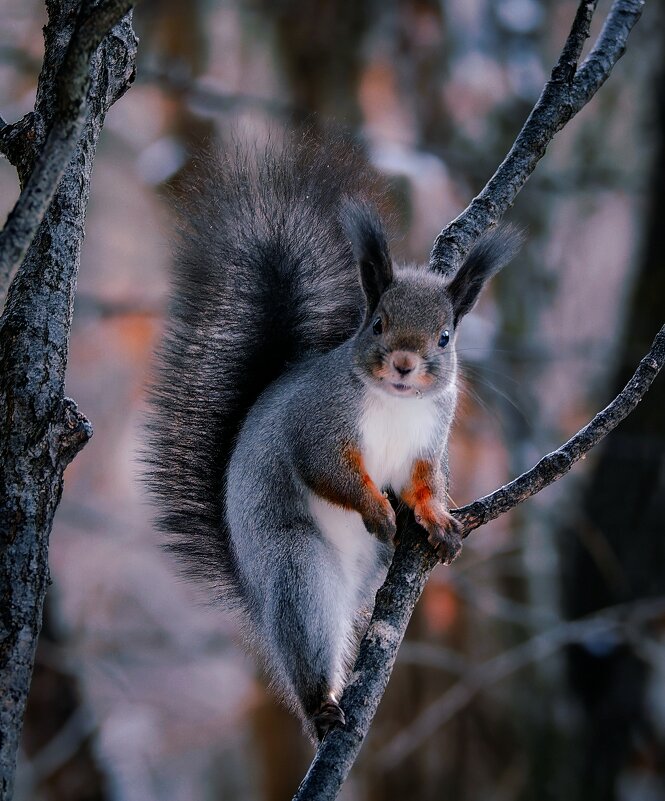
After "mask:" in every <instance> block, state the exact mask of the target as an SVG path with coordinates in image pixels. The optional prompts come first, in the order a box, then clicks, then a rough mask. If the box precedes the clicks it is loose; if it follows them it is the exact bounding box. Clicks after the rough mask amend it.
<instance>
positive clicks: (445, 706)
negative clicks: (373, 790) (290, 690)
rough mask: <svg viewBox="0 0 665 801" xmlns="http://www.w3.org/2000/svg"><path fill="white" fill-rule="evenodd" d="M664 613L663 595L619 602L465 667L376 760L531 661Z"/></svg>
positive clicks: (413, 742) (405, 746) (400, 754)
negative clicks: (465, 669)
mask: <svg viewBox="0 0 665 801" xmlns="http://www.w3.org/2000/svg"><path fill="white" fill-rule="evenodd" d="M664 612H665V598H655V599H649V600H648V601H638V602H635V603H631V604H621V605H618V606H616V607H612V608H610V609H606V610H603V611H602V612H599V613H596V614H594V615H591V616H589V617H585V618H582V619H580V620H572V621H566V622H562V623H559V624H557V625H556V626H553V627H552V628H550V629H547V630H546V631H541V632H540V633H538V634H536V635H534V636H533V637H531V638H530V639H528V640H526V641H525V642H522V643H520V644H519V645H516V646H514V647H513V648H509V649H508V650H507V651H504V652H503V653H500V654H497V656H494V657H492V658H491V659H488V660H487V661H485V662H483V663H482V664H480V665H478V666H476V667H474V668H471V669H469V670H468V671H466V672H465V673H464V675H463V678H461V679H460V680H459V681H457V682H456V683H455V684H453V686H452V687H450V688H449V689H447V690H446V691H445V692H444V693H443V694H442V695H441V696H440V697H439V698H438V699H437V700H436V701H434V702H433V703H431V704H430V705H429V706H428V707H427V708H426V709H425V710H424V711H423V712H422V713H421V714H420V715H418V717H416V718H415V720H413V721H412V722H411V723H410V724H409V725H408V726H406V727H405V728H404V729H402V731H400V732H399V734H398V735H396V736H395V737H393V739H392V740H390V741H389V742H388V743H387V744H386V745H385V746H384V747H383V748H382V749H381V751H379V753H378V754H377V757H376V759H377V762H378V764H379V765H380V766H383V767H388V766H391V767H394V766H395V764H396V763H398V762H400V761H401V760H403V759H405V758H406V757H407V756H408V755H409V754H411V753H413V751H415V750H416V749H417V748H418V746H419V745H420V744H421V743H422V742H423V741H424V740H425V739H427V738H428V737H430V736H431V735H433V734H434V733H435V732H436V731H437V730H438V729H440V728H441V726H443V725H444V724H446V723H447V722H448V721H449V720H451V718H453V717H454V716H455V715H456V714H457V713H458V712H459V711H460V710H461V709H463V708H464V707H465V706H466V705H467V704H468V703H469V702H470V701H471V700H473V698H474V697H475V696H476V695H477V694H478V693H479V692H482V691H483V690H485V689H486V688H487V687H489V686H490V685H492V684H496V683H498V682H499V681H501V680H502V679H505V678H506V677H507V676H510V675H511V674H512V673H516V672H517V671H518V670H521V669H522V668H524V667H526V666H527V665H530V664H533V663H534V662H538V661H540V660H541V659H545V658H547V657H548V656H551V655H552V654H554V653H556V652H557V651H558V650H560V649H561V648H563V647H564V646H566V645H572V644H573V643H585V642H589V641H593V640H594V639H596V640H597V639H598V638H600V637H607V636H608V635H611V636H614V637H621V638H622V639H628V636H627V633H626V632H625V631H624V630H625V629H626V628H630V626H631V625H634V622H637V621H638V620H645V619H649V618H651V619H652V618H654V617H658V616H660V615H662V614H663V613H664ZM428 655H429V656H430V657H432V658H431V659H430V661H429V662H428V663H427V664H430V665H434V666H437V667H438V666H439V662H440V664H441V665H442V666H443V665H445V664H446V663H445V661H443V660H442V659H441V660H439V661H437V659H436V655H435V654H434V653H430V654H428ZM423 661H424V660H423Z"/></svg>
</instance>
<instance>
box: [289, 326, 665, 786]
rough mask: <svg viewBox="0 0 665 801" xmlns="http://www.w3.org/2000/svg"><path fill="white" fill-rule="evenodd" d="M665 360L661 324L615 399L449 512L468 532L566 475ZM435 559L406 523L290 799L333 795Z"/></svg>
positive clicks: (631, 406)
mask: <svg viewBox="0 0 665 801" xmlns="http://www.w3.org/2000/svg"><path fill="white" fill-rule="evenodd" d="M664 364H665V326H663V327H662V328H661V329H660V331H659V332H658V334H657V335H656V338H655V339H654V341H653V344H652V345H651V348H650V350H649V352H648V353H647V354H646V356H645V357H644V358H643V359H642V360H641V361H640V363H639V365H638V367H637V369H636V370H635V373H634V375H633V377H632V378H631V379H630V381H629V382H628V383H627V384H626V386H625V387H624V389H623V390H622V391H621V392H620V393H619V394H618V395H617V397H616V398H615V399H614V400H613V401H612V402H611V403H610V404H609V405H608V406H607V407H606V408H605V409H603V411H601V412H599V413H598V414H597V415H596V416H595V417H594V418H593V419H592V420H591V422H590V423H589V424H588V425H586V426H585V427H584V428H583V429H581V431H579V432H578V433H577V434H575V436H574V437H572V438H571V439H570V440H568V442H566V443H565V445H562V446H561V448H559V449H557V450H556V451H553V452H552V453H550V454H548V455H547V456H545V457H544V458H543V459H541V460H540V462H538V464H537V465H536V466H535V467H533V468H532V469H531V470H529V471H527V472H526V473H524V474H523V475H521V476H520V477H519V478H517V479H515V480H514V481H511V482H510V484H507V485H506V486H504V487H501V488H500V489H498V490H496V491H495V492H493V493H491V494H490V495H487V496H485V497H484V498H481V499H480V500H478V501H475V502H474V503H472V504H469V505H468V506H464V507H462V508H460V509H457V510H453V514H454V515H455V517H457V518H458V519H459V520H460V521H461V522H463V524H464V525H465V529H466V533H467V534H468V533H469V532H470V531H472V530H473V529H475V528H478V527H479V526H481V525H484V523H486V522H488V521H489V520H493V519H494V518H496V517H498V516H499V515H501V514H504V513H505V512H507V511H508V510H510V509H512V508H513V507H514V506H517V505H518V504H519V503H522V501H524V500H526V499H527V498H529V497H530V496H531V495H534V494H535V493H536V492H539V491H540V490H541V489H543V488H544V487H546V486H547V485H548V484H551V483H552V482H553V481H556V480H557V479H559V478H561V477H562V476H563V475H565V474H566V473H567V472H568V471H569V470H570V468H571V467H572V465H573V464H574V462H576V461H577V460H578V459H580V458H582V456H583V455H584V454H585V453H587V452H588V451H589V450H590V449H591V448H592V447H593V446H594V445H596V444H597V443H598V442H599V441H600V440H601V439H602V438H603V437H605V436H606V435H607V434H609V432H610V431H612V430H613V429H614V428H616V426H617V425H618V424H619V423H620V422H621V421H622V420H623V419H624V418H625V417H627V416H628V415H629V414H630V412H631V411H632V410H633V409H634V408H635V406H637V404H638V403H639V402H640V400H641V399H642V398H643V397H644V395H645V393H646V392H647V390H648V389H649V387H650V386H651V384H652V383H653V381H654V379H655V378H656V376H657V375H658V373H659V372H660V370H661V369H662V367H663V365H664ZM435 565H436V558H435V557H434V555H433V554H432V551H431V549H429V547H428V546H427V545H426V543H425V541H424V538H423V537H422V536H421V535H419V534H418V531H417V527H415V526H408V527H407V531H406V533H405V536H404V538H403V540H402V541H401V542H400V545H399V546H398V548H397V550H396V552H395V558H394V559H393V563H392V565H391V567H390V570H389V572H388V577H387V578H386V581H385V583H384V585H383V587H381V589H380V590H379V592H378V593H377V596H376V605H375V607H374V613H373V615H372V620H371V621H370V624H369V627H368V630H367V633H366V635H365V637H364V639H363V641H362V643H361V645H360V651H359V654H358V659H357V660H356V664H355V666H354V669H353V673H352V674H351V677H350V679H349V683H348V684H347V687H346V689H345V691H344V695H343V696H342V699H341V706H342V708H343V709H344V713H345V715H346V721H347V722H346V725H345V727H344V728H339V729H333V730H332V731H331V732H330V733H329V734H328V735H327V736H326V738H325V739H324V740H323V742H322V743H321V745H320V746H319V749H318V751H317V752H316V756H315V757H314V761H313V762H312V764H311V766H310V769H309V771H308V773H307V775H306V776H305V778H304V779H303V782H302V784H301V785H300V787H299V789H298V792H297V793H296V795H295V796H294V801H305V799H306V801H314V799H316V801H332V799H334V798H335V797H336V796H337V793H338V792H339V789H340V787H341V785H342V783H343V782H344V780H345V778H346V776H347V775H348V772H349V770H350V769H351V766H352V765H353V763H354V761H355V759H356V757H357V755H358V752H359V751H360V747H361V745H362V742H363V740H364V738H365V735H366V734H367V731H368V730H369V726H370V724H371V722H372V718H373V717H374V713H375V712H376V709H377V707H378V705H379V701H380V700H381V697H382V695H383V691H384V690H385V688H386V685H387V683H388V679H389V677H390V674H391V672H392V668H393V665H394V663H395V658H396V656H397V650H398V648H399V646H400V644H401V642H402V639H403V637H404V632H405V631H406V627H407V624H408V622H409V620H410V619H411V615H412V613H413V609H414V607H415V605H416V602H417V601H418V598H419V597H420V594H421V592H422V590H423V588H424V586H425V583H426V582H427V579H428V577H429V574H430V573H431V571H432V569H433V568H434V566H435Z"/></svg>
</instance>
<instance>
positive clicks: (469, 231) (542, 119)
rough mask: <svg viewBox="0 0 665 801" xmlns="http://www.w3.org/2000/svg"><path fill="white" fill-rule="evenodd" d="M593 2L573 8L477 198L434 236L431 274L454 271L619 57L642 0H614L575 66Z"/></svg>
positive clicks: (638, 13) (500, 213) (590, 0)
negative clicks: (546, 71) (537, 87)
mask: <svg viewBox="0 0 665 801" xmlns="http://www.w3.org/2000/svg"><path fill="white" fill-rule="evenodd" d="M597 2H598V0H582V2H581V3H580V4H579V7H578V9H577V14H576V16H575V21H574V22H573V26H572V28H571V31H570V34H569V35H568V39H567V40H566V43H565V45H564V47H563V50H562V52H561V56H560V57H559V60H558V61H557V63H556V66H555V67H554V69H553V70H552V77H551V78H550V80H549V81H548V82H547V83H546V84H545V87H544V89H543V91H542V93H541V95H540V97H539V98H538V102H537V103H536V105H535V106H534V107H533V110H532V111H531V114H529V117H528V118H527V121H526V122H525V123H524V126H523V127H522V130H521V131H520V132H519V134H518V136H517V139H516V140H515V142H514V144H513V146H512V147H511V149H510V151H509V153H508V155H507V156H506V158H505V159H504V160H503V162H502V163H501V165H500V166H499V168H498V169H497V171H496V172H495V173H494V175H493V176H492V177H491V178H490V180H489V181H488V182H487V184H486V185H485V187H484V188H483V190H482V191H481V192H480V194H479V195H477V196H476V197H475V198H474V199H473V200H472V201H471V203H470V204H469V205H468V206H467V207H466V209H464V211H463V212H462V213H461V214H460V215H459V217H456V218H455V219H454V220H453V221H452V222H451V223H448V225H447V226H446V227H445V228H444V229H443V231H441V233H440V234H439V235H438V236H437V238H436V240H435V242H434V247H433V248H432V253H431V255H430V267H431V268H432V269H433V270H437V271H438V272H442V273H452V272H454V271H455V270H456V269H457V268H458V267H459V265H460V264H461V263H462V260H463V259H464V256H466V254H467V253H468V252H469V250H470V248H471V246H472V245H473V243H474V242H475V241H476V239H478V237H479V236H480V235H481V234H483V233H484V232H485V231H487V230H488V229H489V228H491V227H492V226H493V225H496V223H497V222H498V221H499V220H500V219H501V217H503V215H504V214H505V213H506V212H507V211H508V209H509V208H510V207H511V206H512V204H513V202H514V200H515V198H516V197H517V194H518V192H519V191H520V189H522V187H523V186H524V184H525V183H526V182H527V179H528V178H529V176H530V175H531V173H532V172H533V171H534V169H535V167H536V164H538V162H539V161H540V159H541V158H542V157H543V156H544V155H545V151H546V150H547V146H548V145H549V143H550V142H551V141H552V139H553V138H554V135H555V134H556V133H557V132H558V131H560V130H561V129H562V128H563V127H564V125H565V124H566V123H567V122H568V121H569V120H570V119H572V118H573V117H574V116H575V115H576V114H577V112H578V111H580V109H582V108H583V107H584V106H585V105H586V104H587V103H588V102H589V100H591V98H592V97H593V96H594V95H595V94H596V92H597V91H598V89H600V87H601V86H602V85H603V83H605V81H606V80H607V78H608V77H609V74H610V72H612V68H613V67H614V65H615V64H616V63H617V61H618V60H619V59H620V58H621V56H622V55H623V53H624V50H625V48H626V40H627V39H628V34H629V33H630V32H631V30H632V28H633V26H634V25H635V23H636V22H637V20H638V19H639V18H640V15H641V13H642V7H643V6H644V0H615V2H614V3H612V7H611V8H610V11H609V13H608V15H607V19H606V20H605V25H604V26H603V29H602V31H601V32H600V35H599V36H598V39H597V41H596V43H595V44H594V46H593V48H592V50H591V52H590V53H589V55H588V56H587V58H586V59H585V60H584V62H583V63H582V65H581V66H580V67H579V68H578V66H577V62H578V60H579V57H580V54H581V52H582V47H583V45H584V42H585V40H586V39H587V38H588V36H589V28H590V26H591V18H592V17H593V12H594V11H595V8H596V5H597Z"/></svg>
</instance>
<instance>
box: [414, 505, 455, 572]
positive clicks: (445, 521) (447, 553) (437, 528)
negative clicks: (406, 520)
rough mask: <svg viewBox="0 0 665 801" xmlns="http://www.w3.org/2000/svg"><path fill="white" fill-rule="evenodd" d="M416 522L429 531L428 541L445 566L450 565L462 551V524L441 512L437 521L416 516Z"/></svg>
mask: <svg viewBox="0 0 665 801" xmlns="http://www.w3.org/2000/svg"><path fill="white" fill-rule="evenodd" d="M416 522H418V523H420V525H421V526H423V528H424V529H425V530H426V531H427V541H428V542H429V544H430V545H431V546H432V547H433V548H434V550H435V551H436V553H437V556H438V557H439V559H440V560H441V561H442V562H443V564H444V565H449V564H450V563H451V562H452V561H453V559H455V557H456V556H457V554H458V553H459V552H460V550H461V549H462V534H463V533H464V528H463V526H462V524H461V523H460V522H459V520H457V518H455V517H453V516H452V515H451V514H449V513H448V512H440V513H439V514H438V515H437V518H436V520H426V519H423V518H422V517H421V516H420V515H418V514H416Z"/></svg>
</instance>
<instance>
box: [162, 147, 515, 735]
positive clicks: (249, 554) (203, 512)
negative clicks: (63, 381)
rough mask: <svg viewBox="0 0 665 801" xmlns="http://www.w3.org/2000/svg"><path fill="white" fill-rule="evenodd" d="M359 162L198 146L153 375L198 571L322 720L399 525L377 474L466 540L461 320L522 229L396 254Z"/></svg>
mask: <svg viewBox="0 0 665 801" xmlns="http://www.w3.org/2000/svg"><path fill="white" fill-rule="evenodd" d="M366 180H367V175H366V173H365V172H363V170H362V169H360V168H359V166H358V163H357V162H356V160H354V158H353V157H348V156H346V155H345V156H343V157H340V155H339V154H338V153H336V152H335V150H334V149H333V150H331V151H326V150H321V149H320V148H316V147H312V146H302V145H301V146H299V145H290V146H284V147H273V148H272V149H268V150H267V151H266V152H265V153H258V152H255V153H254V154H253V155H249V154H247V153H245V154H243V153H242V152H241V151H240V150H238V149H236V151H235V153H234V154H233V155H232V156H227V157H222V158H216V157H211V156H207V157H204V158H203V159H202V162H201V165H200V167H199V170H198V175H197V176H196V177H195V178H194V179H193V181H192V185H191V187H190V191H189V192H188V193H187V200H186V201H185V202H184V204H183V208H182V209H181V214H180V220H181V224H180V236H179V246H178V251H177V258H176V270H175V275H174V280H173V291H172V298H171V309H170V316H169V321H168V325H167V329H166V333H165V336H164V341H163V343H162V346H161V349H160V351H159V368H158V376H157V379H156V382H155V385H154V387H153V390H152V405H153V411H152V414H151V420H150V426H149V428H150V444H149V464H150V467H149V475H148V479H149V483H150V486H151V488H152V491H153V494H154V496H155V497H156V500H157V504H158V507H159V509H160V517H159V521H158V523H159V525H160V527H161V528H162V530H163V531H164V532H166V533H167V535H168V536H169V539H170V547H171V548H172V550H174V551H175V552H176V553H177V554H178V555H179V556H180V557H181V558H182V560H183V562H184V565H185V568H186V570H187V572H188V573H189V574H190V575H193V576H195V577H197V578H201V579H204V580H205V581H206V582H208V584H210V585H212V586H213V587H214V588H215V593H216V596H218V597H219V598H220V599H223V601H224V602H226V603H227V604H231V605H233V606H235V607H236V608H237V609H238V611H239V613H240V620H241V622H242V625H243V630H244V632H245V635H246V637H247V639H248V640H249V641H250V643H251V645H252V647H253V648H254V649H255V650H256V651H257V652H258V653H259V655H260V656H261V658H262V661H263V664H264V665H265V667H266V669H267V671H268V673H269V675H270V677H271V679H272V682H273V685H274V687H275V689H276V690H277V692H278V693H279V694H280V695H281V696H282V698H283V699H284V700H285V702H286V703H287V704H288V705H289V706H290V707H291V708H292V709H293V710H294V711H296V712H297V713H298V714H299V715H300V716H301V718H302V720H303V723H304V726H305V729H306V731H308V733H309V734H310V735H311V736H312V737H318V738H319V739H320V738H322V737H323V736H324V735H325V733H326V731H327V730H328V729H329V727H330V726H332V725H343V723H344V714H343V712H342V710H341V708H340V706H339V703H338V701H339V697H340V694H341V692H342V689H343V686H344V681H345V676H346V674H347V671H348V669H349V666H350V661H351V659H352V658H353V654H354V650H355V648H356V646H357V643H358V640H359V637H360V635H361V633H362V628H363V625H364V624H363V620H364V619H365V618H363V613H364V610H367V609H368V608H371V605H372V603H373V599H374V595H375V593H376V590H377V589H378V587H379V586H380V584H381V583H382V581H383V579H384V578H385V574H386V570H387V567H388V565H389V562H390V559H391V556H392V550H393V539H394V536H395V531H396V524H395V511H394V509H393V506H392V505H391V502H390V500H389V498H388V497H387V491H388V490H390V491H391V492H392V493H393V494H394V497H396V498H397V499H399V500H400V501H401V502H403V503H405V504H406V505H407V506H408V507H410V508H411V509H412V510H413V512H414V514H415V517H416V520H417V521H418V522H419V523H420V524H421V525H422V526H423V528H424V529H425V532H426V534H427V537H428V540H429V542H430V543H431V544H432V545H433V547H434V548H436V550H437V552H438V554H439V556H440V558H441V559H442V560H443V561H446V562H447V561H450V560H452V559H453V558H454V557H455V555H456V554H457V552H458V551H459V549H460V546H461V537H460V529H459V525H458V523H457V522H456V521H455V519H454V518H453V517H452V516H451V515H450V514H449V512H448V506H447V500H446V499H447V496H446V486H445V477H444V472H443V469H442V461H443V459H444V458H445V457H446V449H447V440H448V435H449V430H450V425H451V422H452V419H453V414H454V410H455V402H456V395H457V366H456V361H457V360H456V355H455V334H456V331H457V327H458V324H459V322H460V320H461V319H462V317H463V316H464V315H465V314H466V313H467V312H468V311H469V310H470V309H471V308H472V306H473V305H474V303H475V301H476V299H477V297H478V294H479V292H480V290H481V289H482V287H483V285H484V283H485V281H486V280H487V279H488V278H489V277H490V276H491V275H493V274H494V273H496V272H497V271H498V270H499V269H501V267H502V266H503V265H504V264H505V263H506V262H507V261H508V260H509V259H510V258H512V256H513V255H514V253H515V251H516V248H517V246H518V241H519V236H518V235H517V234H515V233H514V232H513V231H512V230H509V229H496V230H495V231H493V232H491V233H490V234H488V235H486V236H485V237H483V238H482V239H481V240H480V241H479V242H478V243H477V244H476V246H475V247H474V248H473V249H472V251H471V252H470V254H469V256H468V257H467V259H466V260H465V262H464V264H463V265H462V267H461V268H460V269H459V270H458V272H457V273H456V275H455V276H454V277H453V278H452V279H450V278H445V277H442V276H440V275H438V274H436V273H434V272H432V271H430V270H428V269H427V268H426V267H397V266H395V265H393V263H392V260H391V257H390V254H389V250H388V245H387V242H386V236H385V233H384V230H383V227H382V224H381V221H380V219H379V217H378V214H377V212H376V211H375V209H374V207H373V206H372V205H371V204H370V203H369V202H368V201H367V200H365V199H364V198H363V184H364V183H365V182H366Z"/></svg>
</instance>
